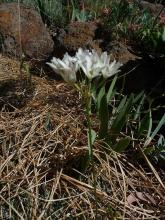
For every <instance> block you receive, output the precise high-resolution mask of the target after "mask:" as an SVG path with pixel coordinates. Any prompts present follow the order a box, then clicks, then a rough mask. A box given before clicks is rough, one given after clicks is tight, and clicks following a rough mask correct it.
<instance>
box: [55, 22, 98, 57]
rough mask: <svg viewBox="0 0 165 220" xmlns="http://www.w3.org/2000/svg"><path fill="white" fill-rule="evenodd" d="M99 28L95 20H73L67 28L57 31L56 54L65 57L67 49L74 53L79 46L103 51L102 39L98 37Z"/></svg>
mask: <svg viewBox="0 0 165 220" xmlns="http://www.w3.org/2000/svg"><path fill="white" fill-rule="evenodd" d="M97 29H98V25H97V23H95V22H79V21H73V22H71V23H70V24H68V26H67V27H66V28H65V29H59V30H57V31H55V32H56V35H55V37H54V40H55V42H56V43H55V50H54V56H56V57H63V55H64V53H65V52H66V51H67V52H68V53H69V54H71V55H74V54H75V52H76V51H77V50H78V48H79V47H81V48H84V49H95V50H96V51H97V52H101V48H100V39H96V31H97Z"/></svg>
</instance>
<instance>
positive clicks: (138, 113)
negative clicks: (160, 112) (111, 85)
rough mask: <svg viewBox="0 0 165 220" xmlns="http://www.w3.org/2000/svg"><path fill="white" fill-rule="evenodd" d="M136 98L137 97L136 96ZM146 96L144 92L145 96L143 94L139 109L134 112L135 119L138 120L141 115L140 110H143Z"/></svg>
mask: <svg viewBox="0 0 165 220" xmlns="http://www.w3.org/2000/svg"><path fill="white" fill-rule="evenodd" d="M136 98H137V97H136ZM145 98H146V96H145V94H143V96H142V98H141V100H140V103H139V105H138V107H137V110H136V112H135V114H134V120H137V119H138V117H140V110H141V108H142V107H143V104H144V100H145ZM134 102H135V101H134Z"/></svg>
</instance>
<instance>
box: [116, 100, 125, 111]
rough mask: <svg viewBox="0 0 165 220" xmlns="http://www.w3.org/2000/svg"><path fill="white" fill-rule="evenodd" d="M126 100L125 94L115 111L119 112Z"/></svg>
mask: <svg viewBox="0 0 165 220" xmlns="http://www.w3.org/2000/svg"><path fill="white" fill-rule="evenodd" d="M126 101H127V96H124V97H123V99H122V100H121V102H120V104H119V106H118V108H117V112H120V111H121V110H122V108H123V107H124V105H125V103H126Z"/></svg>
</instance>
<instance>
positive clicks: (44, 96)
mask: <svg viewBox="0 0 165 220" xmlns="http://www.w3.org/2000/svg"><path fill="white" fill-rule="evenodd" d="M10 62H11V63H12V62H13V61H11V60H10ZM1 63H2V62H1ZM7 63H9V60H8V61H7ZM6 65H7V64H6ZM8 65H9V64H8ZM9 66H10V65H9ZM18 67H19V66H18ZM9 72H10V71H9ZM6 74H7V73H6ZM1 75H2V74H1ZM9 78H10V79H4V80H2V77H1V81H0V88H1V92H2V93H1V95H0V96H1V97H0V100H1V101H0V103H1V114H0V216H1V219H5V220H6V219H61V220H62V219H164V218H165V211H164V210H165V188H164V185H163V182H164V179H163V178H164V177H165V175H164V172H163V171H162V170H159V171H157V172H156V171H155V173H154V172H153V171H151V169H149V168H148V167H147V165H146V167H145V168H144V167H142V166H140V165H139V164H138V162H136V161H132V160H130V159H128V158H127V157H126V156H123V155H119V154H116V153H115V152H113V151H112V150H110V149H108V147H107V149H103V146H102V144H101V143H99V142H96V143H95V146H94V156H95V167H94V170H95V178H96V180H97V186H96V189H97V190H96V195H94V189H93V178H94V177H93V174H92V171H91V168H90V167H89V169H88V170H87V171H86V172H85V173H84V174H82V173H81V172H80V171H78V170H79V167H80V161H81V158H82V157H84V156H85V154H86V152H87V137H86V122H85V116H84V112H83V108H82V106H81V100H80V97H79V95H78V94H77V93H75V91H73V90H72V89H71V87H69V86H68V85H66V84H64V83H61V82H59V81H55V80H50V79H49V80H48V79H46V78H44V77H42V78H41V77H37V76H33V79H32V87H31V88H30V90H29V87H25V86H24V85H25V84H26V77H24V78H22V79H20V75H19V71H12V75H10V77H9ZM12 79H14V80H15V81H13V82H14V83H9V81H8V80H10V82H11V81H12ZM20 80H21V82H20ZM23 82H25V84H24V83H23ZM6 83H7V84H6ZM4 85H8V86H4ZM2 88H5V89H6V90H5V91H6V92H5V93H3V91H4V90H3V89H2ZM13 94H16V95H14V96H12V95H13ZM9 97H10V99H9ZM18 97H19V98H20V100H21V101H22V102H21V103H22V104H21V105H19V103H17V102H16V100H17V98H18ZM13 99H16V100H15V101H13V102H11V100H13ZM7 100H8V102H7ZM23 100H24V101H23ZM25 100H26V101H25ZM160 177H161V180H160V179H159V178H160ZM161 181H162V182H161Z"/></svg>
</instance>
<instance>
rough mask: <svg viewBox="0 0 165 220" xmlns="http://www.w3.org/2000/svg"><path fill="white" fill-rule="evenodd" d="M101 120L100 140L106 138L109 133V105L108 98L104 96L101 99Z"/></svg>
mask: <svg viewBox="0 0 165 220" xmlns="http://www.w3.org/2000/svg"><path fill="white" fill-rule="evenodd" d="M99 119H100V130H99V138H100V139H103V138H106V136H107V133H108V122H109V112H108V104H107V97H106V95H105V94H104V96H103V97H102V99H101V102H100V107H99Z"/></svg>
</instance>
